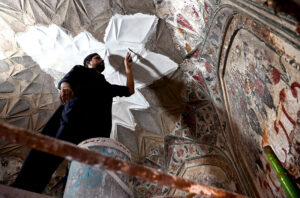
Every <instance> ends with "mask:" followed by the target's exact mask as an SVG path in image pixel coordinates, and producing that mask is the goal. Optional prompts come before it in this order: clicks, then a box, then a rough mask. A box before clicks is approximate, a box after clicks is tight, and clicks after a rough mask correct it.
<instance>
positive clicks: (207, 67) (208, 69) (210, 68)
mask: <svg viewBox="0 0 300 198" xmlns="http://www.w3.org/2000/svg"><path fill="white" fill-rule="evenodd" d="M205 68H206V71H207V72H208V73H211V71H212V66H211V65H210V64H209V62H206V63H205Z"/></svg>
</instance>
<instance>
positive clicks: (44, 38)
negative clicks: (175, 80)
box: [16, 13, 178, 137]
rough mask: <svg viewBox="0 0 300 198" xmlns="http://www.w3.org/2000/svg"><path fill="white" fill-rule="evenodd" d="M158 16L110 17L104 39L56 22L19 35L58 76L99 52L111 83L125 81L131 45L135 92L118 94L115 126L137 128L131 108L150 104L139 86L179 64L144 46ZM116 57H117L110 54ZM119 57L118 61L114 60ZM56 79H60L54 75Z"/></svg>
mask: <svg viewBox="0 0 300 198" xmlns="http://www.w3.org/2000/svg"><path fill="white" fill-rule="evenodd" d="M157 20H158V19H157V17H155V16H151V15H145V14H140V13H138V14H135V15H115V16H113V17H112V18H111V20H110V22H109V24H108V26H107V28H106V31H105V37H104V42H105V43H101V42H99V41H97V40H96V39H95V38H94V37H93V36H92V35H91V34H90V33H89V32H87V31H84V32H82V33H80V34H78V35H77V36H76V37H74V38H72V36H70V35H69V34H68V33H67V32H66V31H65V30H64V29H62V28H61V27H59V26H56V25H50V26H41V25H36V26H32V27H30V28H29V29H28V31H27V32H23V33H18V34H17V36H16V39H17V42H18V44H19V45H20V46H21V48H22V49H23V50H24V51H25V52H26V53H27V54H28V55H30V56H31V57H32V58H33V60H35V61H36V62H37V63H38V64H39V65H40V67H41V68H42V69H43V70H44V71H46V72H48V73H49V74H50V75H52V76H53V77H54V78H57V76H59V75H55V71H56V72H57V73H67V72H68V71H69V70H70V69H71V68H72V67H73V66H74V65H82V61H83V59H84V58H85V57H86V56H87V55H88V54H90V53H93V52H97V53H99V55H100V56H101V57H103V59H104V61H105V70H104V72H103V74H104V75H105V76H106V79H107V80H108V81H109V82H110V83H112V84H119V85H126V76H125V75H124V65H123V63H122V62H123V61H122V60H123V59H124V57H125V55H126V53H127V52H128V48H130V49H131V50H132V51H134V52H135V53H136V55H134V54H132V56H133V62H134V64H133V68H132V69H133V75H134V79H135V88H136V93H135V94H134V95H132V96H131V97H129V98H125V97H122V98H115V99H114V107H113V111H112V114H113V129H112V134H111V137H115V135H116V133H115V129H116V127H115V125H116V124H121V125H123V126H126V127H128V128H131V129H134V127H135V123H134V121H133V116H132V115H131V114H130V111H129V109H131V108H133V109H143V108H147V107H148V106H149V104H148V102H147V101H146V99H145V98H144V97H143V96H142V94H141V93H139V91H138V89H139V88H142V87H144V86H146V85H149V84H151V83H152V82H153V81H155V80H158V79H160V78H161V77H162V76H164V75H167V74H169V73H170V72H172V71H175V70H176V69H177V67H178V65H177V64H176V63H175V62H173V61H172V60H171V59H169V58H168V57H166V56H163V55H161V54H157V53H153V52H150V51H147V50H146V49H145V44H146V43H147V41H148V40H149V38H150V37H151V35H152V34H153V33H155V31H156V25H157ZM109 56H110V58H111V57H116V58H111V59H109ZM116 60H118V61H117V63H118V64H115V63H114V64H112V62H114V61H116ZM55 80H56V81H58V80H60V79H55Z"/></svg>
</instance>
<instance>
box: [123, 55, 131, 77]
mask: <svg viewBox="0 0 300 198" xmlns="http://www.w3.org/2000/svg"><path fill="white" fill-rule="evenodd" d="M124 65H125V70H126V73H127V72H131V67H132V58H131V55H130V53H129V52H127V54H126V57H125V59H124Z"/></svg>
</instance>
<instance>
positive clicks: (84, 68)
mask: <svg viewBox="0 0 300 198" xmlns="http://www.w3.org/2000/svg"><path fill="white" fill-rule="evenodd" d="M72 69H76V70H86V69H87V68H86V67H84V66H82V65H75V66H74V67H73V68H72Z"/></svg>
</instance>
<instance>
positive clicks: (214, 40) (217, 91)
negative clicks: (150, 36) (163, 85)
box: [157, 0, 300, 197]
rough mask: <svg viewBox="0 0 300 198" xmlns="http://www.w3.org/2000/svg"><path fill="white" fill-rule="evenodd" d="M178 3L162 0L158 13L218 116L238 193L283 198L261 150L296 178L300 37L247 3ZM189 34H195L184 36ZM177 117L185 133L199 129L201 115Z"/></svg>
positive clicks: (287, 22)
mask: <svg viewBox="0 0 300 198" xmlns="http://www.w3.org/2000/svg"><path fill="white" fill-rule="evenodd" d="M172 2H174V1H172ZM179 4H180V2H175V3H174V5H173V4H172V3H171V1H162V2H161V3H158V5H157V13H158V15H159V16H161V17H162V18H165V19H166V21H167V22H169V25H170V27H171V29H172V30H173V38H174V41H175V42H176V43H177V46H178V49H179V50H180V51H181V54H182V56H183V57H185V58H188V59H189V60H190V61H191V62H192V63H191V64H192V67H190V68H189V69H187V70H186V69H185V67H182V69H183V71H184V74H186V75H188V76H189V77H191V78H193V79H194V80H196V81H197V83H196V86H198V87H199V88H200V90H199V92H200V93H202V94H203V95H205V96H207V100H209V101H210V102H211V103H212V106H213V107H214V111H215V112H216V113H217V115H218V118H219V120H220V125H221V126H222V128H221V129H220V130H221V131H222V132H223V133H224V137H225V138H224V139H225V141H226V145H227V146H228V147H229V150H230V153H231V155H232V156H233V163H234V164H236V165H237V166H236V167H237V169H235V168H236V167H235V168H233V169H234V170H235V171H236V172H237V173H239V176H240V177H241V186H243V187H244V189H243V190H241V191H240V192H242V193H243V192H244V193H245V192H246V193H247V194H248V195H249V196H251V197H278V196H279V197H284V196H285V194H284V192H283V190H282V188H281V187H280V184H279V182H278V180H277V178H276V175H275V173H274V171H273V170H272V168H271V167H270V164H269V163H268V160H267V159H266V156H265V155H264V154H263V149H262V148H263V146H265V145H271V146H272V148H273V149H274V150H275V153H276V155H277V156H278V158H279V159H280V161H281V162H282V165H283V166H284V167H285V168H286V169H287V170H288V171H289V173H290V174H291V175H292V176H293V178H294V179H295V180H297V179H298V178H299V167H300V166H299V149H298V147H299V146H298V144H299V133H300V131H299V124H298V122H299V121H298V120H299V110H300V104H299V98H298V93H297V92H298V89H299V79H300V78H299V77H300V71H299V69H300V67H299V66H300V65H299V63H300V60H299V57H300V51H299V44H300V39H299V38H300V37H299V34H297V33H296V22H295V21H293V20H292V19H291V18H290V17H286V15H285V14H283V13H280V17H279V16H276V15H274V12H273V11H274V10H272V9H268V8H266V7H263V6H262V5H261V4H258V3H256V2H254V1H234V0H232V1H182V2H181V5H179ZM170 6H171V7H172V8H174V9H175V11H173V10H172V9H170V8H169V7H170ZM201 8H202V9H201ZM170 10H172V12H170ZM201 10H203V12H201ZM200 18H201V19H200ZM200 21H201V22H202V23H200ZM199 24H201V25H200V26H199ZM199 32H202V35H201V36H198V35H197V33H199ZM191 35H193V36H195V37H196V39H191V40H190V39H189V38H190V37H191ZM203 35H205V36H203ZM202 38H203V39H202ZM187 46H192V47H191V48H190V47H187ZM196 46H197V47H196ZM193 95H194V96H195V95H197V92H195V93H193ZM189 103H190V101H189V99H188V103H187V104H189ZM206 112H207V111H206ZM203 114H204V113H203V112H202V113H201V114H200V115H201V116H203ZM210 114H211V115H212V113H210ZM183 115H185V114H183ZM204 115H205V114H204ZM183 120H187V121H188V122H187V123H188V128H189V131H190V135H191V136H193V137H195V135H194V134H195V133H196V134H199V133H200V134H201V129H202V128H201V127H199V128H198V126H199V125H200V126H201V123H202V120H201V119H197V113H196V112H195V111H194V109H189V110H188V118H187V119H184V118H183ZM206 124H207V123H206ZM214 125H215V126H217V124H216V123H215V124H214ZM206 126H207V125H206ZM212 134H213V133H211V135H212ZM196 138H199V136H197V135H196ZM200 139H201V138H200ZM206 142H207V140H206ZM215 148H218V144H217V145H216V146H215ZM221 148H222V147H221ZM222 150H223V151H226V149H224V148H223V149H222ZM178 152H181V150H178ZM229 155H230V154H229ZM186 163H188V162H186ZM232 167H234V166H232ZM191 171H192V170H191ZM232 190H234V189H232ZM175 194H176V193H175Z"/></svg>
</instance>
